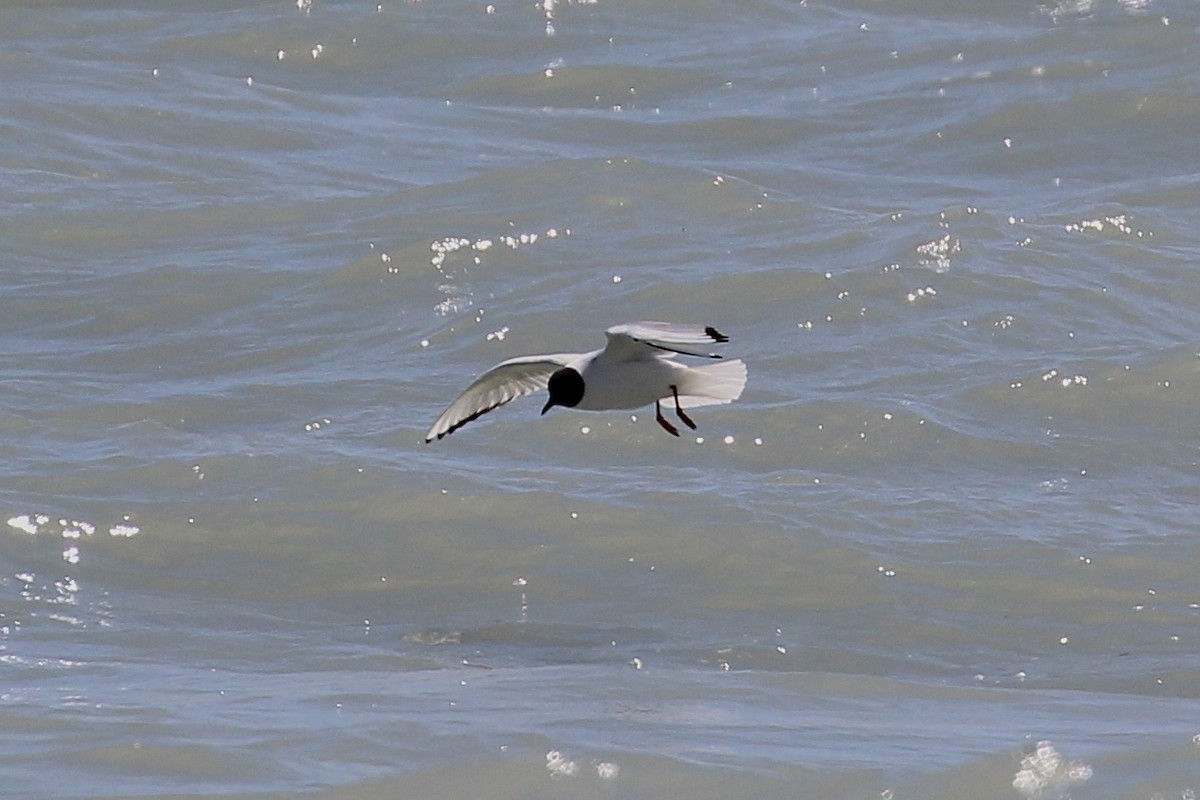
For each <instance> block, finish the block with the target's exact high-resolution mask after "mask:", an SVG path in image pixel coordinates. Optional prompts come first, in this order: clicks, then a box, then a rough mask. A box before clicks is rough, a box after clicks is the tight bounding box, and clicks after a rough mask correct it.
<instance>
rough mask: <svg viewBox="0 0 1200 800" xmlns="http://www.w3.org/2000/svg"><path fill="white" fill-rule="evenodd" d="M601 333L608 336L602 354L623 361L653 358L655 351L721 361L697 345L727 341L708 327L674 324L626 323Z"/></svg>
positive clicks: (727, 339) (727, 338)
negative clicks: (624, 359) (623, 359)
mask: <svg viewBox="0 0 1200 800" xmlns="http://www.w3.org/2000/svg"><path fill="white" fill-rule="evenodd" d="M604 333H605V335H606V336H607V337H608V346H607V347H606V348H605V353H606V354H611V355H615V356H618V357H620V358H626V359H632V358H646V357H649V356H650V355H653V354H654V353H653V352H652V351H654V350H658V351H666V352H668V353H679V354H680V355H685V356H701V357H703V358H720V357H721V356H719V355H717V354H716V353H710V352H707V351H706V350H703V349H700V346H702V345H711V344H721V343H723V342H728V341H729V337H728V336H726V335H725V334H723V333H721V332H720V331H718V330H717V329H716V328H714V327H712V326H711V325H675V324H673V323H670V322H628V323H626V324H624V325H613V326H612V327H611V328H609V329H608V330H607V331H605V332H604Z"/></svg>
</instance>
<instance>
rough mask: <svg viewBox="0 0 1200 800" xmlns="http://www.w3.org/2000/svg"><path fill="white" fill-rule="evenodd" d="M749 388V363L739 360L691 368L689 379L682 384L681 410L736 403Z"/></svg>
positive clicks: (688, 372)
mask: <svg viewBox="0 0 1200 800" xmlns="http://www.w3.org/2000/svg"><path fill="white" fill-rule="evenodd" d="M745 388H746V364H745V363H744V362H743V361H742V360H741V359H740V358H735V359H733V360H731V361H718V362H717V363H715V364H706V365H704V366H702V367H690V368H689V369H688V371H687V377H686V378H684V380H682V381H680V385H679V405H680V407H681V408H695V407H697V406H712V405H717V404H719V403H732V402H733V401H734V400H737V399H738V398H739V397H741V396H742V390H743V389H745Z"/></svg>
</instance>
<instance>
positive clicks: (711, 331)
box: [704, 325, 729, 342]
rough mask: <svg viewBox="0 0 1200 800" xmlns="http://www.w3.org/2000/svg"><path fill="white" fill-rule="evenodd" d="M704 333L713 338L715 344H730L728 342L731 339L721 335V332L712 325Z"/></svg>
mask: <svg viewBox="0 0 1200 800" xmlns="http://www.w3.org/2000/svg"><path fill="white" fill-rule="evenodd" d="M704 333H705V334H706V335H707V336H711V337H712V340H713V341H714V342H728V341H729V337H728V336H726V335H725V334H723V333H721V332H720V331H719V330H717V329H716V328H714V327H713V326H712V325H709V326H707V327H706V328H705V329H704Z"/></svg>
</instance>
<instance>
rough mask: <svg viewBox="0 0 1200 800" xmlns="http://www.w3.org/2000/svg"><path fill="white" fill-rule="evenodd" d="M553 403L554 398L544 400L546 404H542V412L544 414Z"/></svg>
mask: <svg viewBox="0 0 1200 800" xmlns="http://www.w3.org/2000/svg"><path fill="white" fill-rule="evenodd" d="M554 405H555V402H554V398H553V397H551V398H550V399H549V400H547V401H546V405H544V406H542V413H543V414H545V413H546V412H547V411H549V410H550V409H551V408H553V407H554Z"/></svg>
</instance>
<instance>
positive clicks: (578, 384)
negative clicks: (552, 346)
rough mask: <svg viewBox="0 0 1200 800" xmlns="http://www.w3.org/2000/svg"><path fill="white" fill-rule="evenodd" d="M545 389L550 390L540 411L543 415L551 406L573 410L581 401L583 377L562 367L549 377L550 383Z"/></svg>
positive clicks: (572, 370)
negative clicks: (547, 398) (548, 396)
mask: <svg viewBox="0 0 1200 800" xmlns="http://www.w3.org/2000/svg"><path fill="white" fill-rule="evenodd" d="M546 388H547V389H549V390H550V399H549V400H547V401H546V406H545V407H544V408H543V409H542V413H543V414H545V413H546V412H547V411H549V410H550V409H551V408H552V407H553V406H566V407H567V408H574V407H575V406H577V405H579V401H580V400H582V399H583V376H582V375H580V374H579V371H578V370H574V369H571V368H570V367H563V368H562V369H560V370H559V371H558V372H556V373H554V374H553V375H551V376H550V383H549V384H547V386H546Z"/></svg>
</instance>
